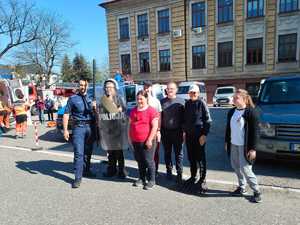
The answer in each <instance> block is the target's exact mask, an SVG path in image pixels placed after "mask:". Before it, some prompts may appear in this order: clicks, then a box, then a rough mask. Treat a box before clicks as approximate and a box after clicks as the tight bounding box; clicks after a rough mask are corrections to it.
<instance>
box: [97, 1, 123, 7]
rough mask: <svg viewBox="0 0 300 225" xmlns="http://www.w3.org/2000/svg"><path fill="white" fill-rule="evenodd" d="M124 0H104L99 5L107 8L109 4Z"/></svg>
mask: <svg viewBox="0 0 300 225" xmlns="http://www.w3.org/2000/svg"><path fill="white" fill-rule="evenodd" d="M120 1H122V0H104V1H103V2H102V3H100V4H99V6H101V7H103V8H106V7H107V6H108V5H109V4H111V3H115V2H120Z"/></svg>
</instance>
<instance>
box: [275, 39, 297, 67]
mask: <svg viewBox="0 0 300 225" xmlns="http://www.w3.org/2000/svg"><path fill="white" fill-rule="evenodd" d="M296 52H297V34H286V35H279V38H278V61H279V62H292V61H296Z"/></svg>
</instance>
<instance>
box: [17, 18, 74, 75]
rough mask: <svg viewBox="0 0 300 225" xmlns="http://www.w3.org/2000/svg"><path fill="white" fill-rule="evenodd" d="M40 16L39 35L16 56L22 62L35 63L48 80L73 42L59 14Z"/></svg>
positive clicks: (66, 25) (67, 27)
mask: <svg viewBox="0 0 300 225" xmlns="http://www.w3.org/2000/svg"><path fill="white" fill-rule="evenodd" d="M41 17H42V18H43V19H42V24H41V32H40V34H39V37H38V38H37V39H36V40H34V41H33V42H31V43H29V44H27V45H25V46H24V47H23V48H22V49H21V51H18V52H17V53H16V57H17V58H18V59H19V60H20V62H22V63H25V64H34V65H36V66H37V67H38V68H39V69H40V71H39V73H40V74H43V75H44V77H45V78H46V80H47V81H49V78H50V75H51V74H52V72H53V68H54V67H55V66H58V65H59V63H60V62H61V60H62V58H63V56H64V54H65V52H66V51H67V50H68V48H70V47H72V46H73V43H72V42H71V41H70V29H69V26H68V24H67V23H66V22H64V21H63V20H62V19H61V16H58V15H54V14H43V15H41Z"/></svg>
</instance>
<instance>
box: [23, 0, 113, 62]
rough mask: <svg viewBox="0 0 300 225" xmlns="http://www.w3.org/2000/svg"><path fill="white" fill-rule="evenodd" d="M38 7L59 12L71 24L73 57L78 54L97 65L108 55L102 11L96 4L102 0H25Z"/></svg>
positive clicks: (71, 53) (71, 54) (70, 51)
mask: <svg viewBox="0 0 300 225" xmlns="http://www.w3.org/2000/svg"><path fill="white" fill-rule="evenodd" d="M28 1H29V2H35V4H36V6H37V7H38V8H41V9H42V10H45V11H48V12H55V13H58V14H59V15H61V16H62V17H63V19H64V20H66V21H67V22H68V23H69V24H70V27H71V29H70V30H71V38H72V41H74V42H75V43H76V45H75V46H74V47H73V48H72V49H70V50H69V52H67V53H68V55H69V58H70V59H73V57H74V55H75V53H77V52H78V53H81V54H82V55H83V56H84V57H85V58H86V59H87V60H88V61H89V62H91V61H92V59H96V62H97V65H101V64H102V63H104V62H105V61H106V60H105V59H107V57H108V47H107V46H108V42H107V32H106V21H105V20H106V19H105V10H104V9H103V8H102V7H100V6H98V5H99V4H100V3H102V2H103V0H28Z"/></svg>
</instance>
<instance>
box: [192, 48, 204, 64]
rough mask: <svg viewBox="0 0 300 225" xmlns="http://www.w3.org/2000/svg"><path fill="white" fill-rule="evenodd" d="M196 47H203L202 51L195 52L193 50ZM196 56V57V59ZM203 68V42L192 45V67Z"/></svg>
mask: <svg viewBox="0 0 300 225" xmlns="http://www.w3.org/2000/svg"><path fill="white" fill-rule="evenodd" d="M196 48H201V49H204V51H199V52H195V51H194V50H195V49H196ZM196 57H198V59H197V60H196ZM202 60H203V61H202ZM204 68H206V46H205V45H204V44H202V45H195V46H192V69H193V70H197V69H204Z"/></svg>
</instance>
